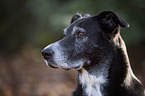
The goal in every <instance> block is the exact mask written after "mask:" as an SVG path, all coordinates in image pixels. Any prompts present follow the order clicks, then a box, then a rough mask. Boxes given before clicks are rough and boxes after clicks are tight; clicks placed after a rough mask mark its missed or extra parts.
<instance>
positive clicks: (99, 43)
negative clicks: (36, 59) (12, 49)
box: [42, 11, 144, 96]
mask: <svg viewBox="0 0 145 96" xmlns="http://www.w3.org/2000/svg"><path fill="white" fill-rule="evenodd" d="M120 27H129V24H128V23H127V22H126V21H124V20H123V19H122V18H121V17H119V16H118V15H117V14H116V13H114V12H112V11H103V12H101V13H100V14H99V15H97V16H90V15H89V14H85V15H81V14H79V13H77V14H76V15H74V16H73V18H72V20H71V25H70V26H69V27H68V28H67V29H66V32H65V37H64V38H63V39H61V40H60V41H57V42H55V43H53V44H51V45H49V46H48V47H46V48H44V49H43V50H42V55H43V56H44V58H45V60H47V62H48V63H49V64H48V65H49V66H50V67H53V68H56V67H61V68H63V69H70V68H73V69H76V70H78V72H79V74H82V72H83V69H85V70H86V71H87V72H88V74H91V75H94V76H96V78H97V77H98V76H99V75H100V71H99V70H101V69H103V70H107V71H105V72H107V73H103V76H105V75H106V74H108V75H106V79H107V80H108V82H107V84H102V85H101V89H100V91H101V94H102V95H103V96H144V88H143V85H142V84H141V83H140V81H138V80H137V79H136V77H135V76H134V74H133V72H132V69H131V67H130V62H129V60H128V55H127V52H126V46H125V44H124V41H123V39H122V38H121V35H120ZM75 28H76V29H75ZM77 28H78V29H77ZM79 28H80V29H79ZM81 28H82V29H81ZM74 30H75V31H74ZM80 33H81V35H80ZM82 34H83V35H82ZM57 52H61V54H62V55H60V54H58V53H57ZM56 56H57V58H58V56H59V57H60V58H61V59H60V60H55V59H56ZM80 60H82V61H81V62H80ZM58 61H60V62H61V63H58ZM75 61H76V62H75ZM74 62H75V63H74ZM82 62H83V65H82ZM106 62H108V63H106ZM77 63H78V64H77ZM104 68H106V69H104ZM94 86H95V85H94ZM85 87H86V86H85V85H82V83H81V82H80V80H79V78H78V87H77V89H76V91H75V92H74V93H73V96H87V93H86V92H85V90H84V89H85ZM93 96H96V95H93Z"/></svg>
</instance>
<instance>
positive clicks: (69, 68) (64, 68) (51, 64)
mask: <svg viewBox="0 0 145 96" xmlns="http://www.w3.org/2000/svg"><path fill="white" fill-rule="evenodd" d="M45 62H46V64H47V66H48V67H50V68H53V69H57V68H60V69H63V70H66V71H69V70H71V69H74V70H80V69H82V67H83V65H78V66H72V67H63V66H57V65H55V64H53V63H51V62H49V61H46V60H45Z"/></svg>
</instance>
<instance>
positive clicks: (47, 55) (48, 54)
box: [44, 53, 52, 57]
mask: <svg viewBox="0 0 145 96" xmlns="http://www.w3.org/2000/svg"><path fill="white" fill-rule="evenodd" d="M44 55H45V56H46V57H49V56H51V55H52V54H51V53H44Z"/></svg>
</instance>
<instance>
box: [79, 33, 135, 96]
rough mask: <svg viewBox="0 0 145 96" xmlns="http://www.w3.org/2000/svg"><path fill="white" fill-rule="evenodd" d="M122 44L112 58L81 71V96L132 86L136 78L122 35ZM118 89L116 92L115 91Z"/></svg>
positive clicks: (111, 91) (95, 94) (103, 94)
mask: <svg viewBox="0 0 145 96" xmlns="http://www.w3.org/2000/svg"><path fill="white" fill-rule="evenodd" d="M119 40H121V41H119V42H120V44H119V45H118V46H119V47H118V48H117V49H116V51H115V53H114V54H113V56H112V57H111V58H108V60H105V61H106V62H103V63H101V64H98V65H95V66H93V67H92V66H91V68H90V69H85V68H84V69H81V70H80V71H79V76H78V79H79V85H81V88H82V93H81V94H82V95H81V96H105V94H110V95H107V96H111V94H112V93H117V92H118V91H119V90H121V88H122V86H130V85H131V82H132V78H136V77H135V76H134V74H133V72H132V70H131V67H130V62H129V59H128V55H127V51H126V46H125V43H124V41H123V40H122V38H121V36H120V37H119ZM114 91H116V92H114Z"/></svg>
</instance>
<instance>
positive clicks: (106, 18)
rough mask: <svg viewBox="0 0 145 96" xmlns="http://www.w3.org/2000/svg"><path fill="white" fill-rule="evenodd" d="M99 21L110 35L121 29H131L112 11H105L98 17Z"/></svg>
mask: <svg viewBox="0 0 145 96" xmlns="http://www.w3.org/2000/svg"><path fill="white" fill-rule="evenodd" d="M97 19H98V21H99V24H100V26H101V28H102V30H103V31H104V32H107V33H110V32H115V31H116V29H119V28H120V26H121V27H129V24H128V23H127V22H126V21H124V20H123V19H122V18H121V17H120V16H118V15H117V14H116V13H114V12H112V11H103V12H101V13H100V14H99V15H98V16H97Z"/></svg>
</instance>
